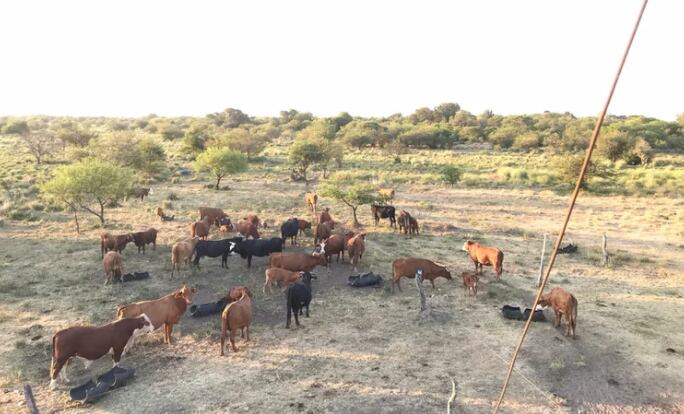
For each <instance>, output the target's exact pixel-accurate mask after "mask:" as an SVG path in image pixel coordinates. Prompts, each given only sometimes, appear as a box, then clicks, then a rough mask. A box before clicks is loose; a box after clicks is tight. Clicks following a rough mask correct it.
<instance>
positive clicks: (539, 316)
mask: <svg viewBox="0 0 684 414" xmlns="http://www.w3.org/2000/svg"><path fill="white" fill-rule="evenodd" d="M530 312H532V309H530V308H527V309H525V312H523V320H525V321H526V320H527V319H528V318H529V317H530ZM532 322H546V317H545V316H544V311H543V310H541V309H537V310H536V311H534V315H533V316H532Z"/></svg>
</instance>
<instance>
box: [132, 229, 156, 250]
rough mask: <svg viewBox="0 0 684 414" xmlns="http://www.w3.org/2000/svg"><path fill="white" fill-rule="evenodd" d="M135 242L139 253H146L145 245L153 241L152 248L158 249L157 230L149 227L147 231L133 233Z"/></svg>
mask: <svg viewBox="0 0 684 414" xmlns="http://www.w3.org/2000/svg"><path fill="white" fill-rule="evenodd" d="M133 242H134V243H135V245H136V246H138V253H140V251H141V250H142V253H143V254H145V245H147V244H150V243H152V250H157V230H156V229H154V228H152V227H151V228H149V229H147V230H145V231H139V232H137V233H133Z"/></svg>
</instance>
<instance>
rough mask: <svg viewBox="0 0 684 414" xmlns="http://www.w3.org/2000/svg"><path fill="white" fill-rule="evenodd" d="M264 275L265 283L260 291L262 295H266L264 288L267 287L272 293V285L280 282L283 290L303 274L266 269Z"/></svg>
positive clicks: (278, 269)
mask: <svg viewBox="0 0 684 414" xmlns="http://www.w3.org/2000/svg"><path fill="white" fill-rule="evenodd" d="M264 273H265V275H266V281H265V282H264V288H263V289H262V290H263V292H264V294H266V286H268V290H269V292H270V293H273V288H272V287H271V286H272V285H273V284H277V283H278V282H280V283H282V286H283V287H284V288H287V287H288V286H289V285H291V284H292V283H294V282H296V281H297V279H299V278H300V277H301V276H302V275H303V274H304V272H298V271H295V272H291V271H289V270H286V269H280V268H277V267H273V268H270V269H266V272H264Z"/></svg>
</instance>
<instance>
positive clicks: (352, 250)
mask: <svg viewBox="0 0 684 414" xmlns="http://www.w3.org/2000/svg"><path fill="white" fill-rule="evenodd" d="M347 251H349V261H350V262H351V264H352V266H354V272H356V273H358V272H359V270H358V269H357V268H356V265H358V264H359V261H360V260H361V257H363V253H364V252H365V251H366V233H359V234H358V235H356V236H354V237H352V238H350V239H349V240H347ZM343 256H344V254H343Z"/></svg>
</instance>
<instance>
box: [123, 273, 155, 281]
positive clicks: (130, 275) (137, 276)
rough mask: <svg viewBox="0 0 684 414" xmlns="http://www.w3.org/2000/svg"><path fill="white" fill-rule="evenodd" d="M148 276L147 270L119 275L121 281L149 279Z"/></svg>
mask: <svg viewBox="0 0 684 414" xmlns="http://www.w3.org/2000/svg"><path fill="white" fill-rule="evenodd" d="M149 277H150V273H149V272H133V273H126V274H125V275H123V276H121V281H122V282H132V281H135V280H144V279H149Z"/></svg>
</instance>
